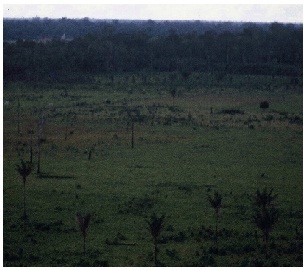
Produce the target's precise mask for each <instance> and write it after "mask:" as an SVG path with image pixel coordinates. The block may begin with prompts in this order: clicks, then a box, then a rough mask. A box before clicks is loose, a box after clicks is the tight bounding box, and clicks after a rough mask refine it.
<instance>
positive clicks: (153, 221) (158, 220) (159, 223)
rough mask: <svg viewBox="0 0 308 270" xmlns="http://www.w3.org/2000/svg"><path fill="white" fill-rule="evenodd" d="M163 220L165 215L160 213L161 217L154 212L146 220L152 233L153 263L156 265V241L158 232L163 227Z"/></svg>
mask: <svg viewBox="0 0 308 270" xmlns="http://www.w3.org/2000/svg"><path fill="white" fill-rule="evenodd" d="M164 220H165V216H164V215H162V216H161V217H159V216H157V215H156V214H152V216H151V218H150V220H147V223H148V229H149V231H150V233H151V235H152V239H153V244H154V265H155V266H157V265H158V263H157V254H158V246H157V244H158V243H157V241H158V237H159V235H160V233H161V232H162V230H163V227H164Z"/></svg>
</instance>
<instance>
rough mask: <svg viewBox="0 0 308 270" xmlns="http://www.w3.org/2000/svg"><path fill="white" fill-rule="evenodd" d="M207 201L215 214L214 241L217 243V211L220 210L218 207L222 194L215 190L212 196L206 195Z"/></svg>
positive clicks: (219, 206)
mask: <svg viewBox="0 0 308 270" xmlns="http://www.w3.org/2000/svg"><path fill="white" fill-rule="evenodd" d="M208 201H209V203H210V205H211V207H212V208H213V209H214V210H215V214H216V243H217V238H218V219H219V211H220V208H221V201H222V196H221V194H219V193H218V192H217V191H215V193H214V196H213V197H210V196H209V197H208Z"/></svg>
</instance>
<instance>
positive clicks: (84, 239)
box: [83, 235, 86, 256]
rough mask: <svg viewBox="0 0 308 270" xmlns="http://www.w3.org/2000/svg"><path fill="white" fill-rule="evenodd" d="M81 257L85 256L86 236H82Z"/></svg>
mask: <svg viewBox="0 0 308 270" xmlns="http://www.w3.org/2000/svg"><path fill="white" fill-rule="evenodd" d="M83 255H84V256H86V236H85V235H84V236H83Z"/></svg>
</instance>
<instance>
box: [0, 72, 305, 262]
mask: <svg viewBox="0 0 308 270" xmlns="http://www.w3.org/2000/svg"><path fill="white" fill-rule="evenodd" d="M119 76H121V75H119ZM157 76H158V75H157ZM161 76H162V77H163V76H167V75H166V74H162V75H161ZM119 78H120V79H121V77H119ZM116 79H117V78H116ZM120 79H119V80H120ZM101 80H102V79H101ZM245 80H246V79H245V78H240V77H236V78H235V79H234V80H233V83H234V84H235V83H237V84H240V83H241V84H242V85H246V88H238V87H236V86H232V85H231V86H230V87H227V86H224V85H222V86H221V87H220V86H219V87H218V86H204V85H202V84H200V83H199V84H198V85H197V83H194V81H191V82H190V84H191V85H192V86H191V89H190V90H189V92H184V93H183V94H182V95H181V96H180V97H178V98H176V99H175V101H174V106H175V107H172V102H173V101H172V98H171V97H170V95H169V94H168V92H167V91H168V87H167V86H166V87H164V86H163V85H161V84H157V85H156V84H155V83H152V84H151V85H142V83H141V82H138V81H137V83H136V85H135V84H133V83H131V82H130V83H128V85H127V87H128V88H130V89H133V92H132V93H127V92H124V91H123V89H124V87H123V86H122V84H123V82H122V83H116V84H115V85H114V86H110V85H108V83H101V84H99V86H98V85H97V84H95V85H84V86H82V85H61V86H59V85H50V86H49V87H48V86H44V87H43V86H41V87H42V89H40V88H39V87H40V86H39V87H37V88H36V89H33V88H31V87H30V86H27V85H22V84H17V83H11V84H9V85H8V86H7V88H5V89H4V100H9V101H10V103H9V104H8V105H6V106H4V184H3V188H4V192H3V198H4V248H3V252H4V265H5V266H21V265H22V266H73V265H82V264H89V265H93V266H94V265H99V264H104V261H108V264H109V265H110V266H152V265H153V258H152V250H153V247H152V242H151V237H150V234H149V232H148V231H147V225H146V222H145V219H146V218H147V217H149V216H150V215H151V214H152V212H156V213H161V214H163V213H164V214H166V226H165V230H164V231H163V233H162V236H161V242H162V243H161V244H160V245H159V246H160V252H159V255H158V258H159V260H160V261H161V262H162V263H163V264H164V265H166V266H193V265H204V266H206V265H217V266H249V265H252V266H253V265H267V266H275V265H279V266H283V265H285V266H287V265H290V266H301V265H302V219H303V217H302V211H303V205H302V203H303V198H302V196H303V189H302V186H303V182H302V181H303V172H302V170H303V166H302V160H303V155H302V151H303V149H302V142H303V137H302V125H301V124H300V123H290V119H291V117H294V116H298V117H299V118H300V119H302V110H303V108H302V93H301V92H300V91H293V92H290V91H287V90H286V89H285V88H284V84H286V83H287V82H288V78H276V80H274V79H272V78H265V77H259V78H258V77H257V78H253V80H252V79H250V85H248V84H247V82H246V81H245ZM273 80H274V81H273ZM251 81H252V82H251ZM270 82H272V85H273V88H274V90H273V89H271V90H267V89H265V87H264V88H263V86H264V85H266V84H267V83H270ZM186 86H187V85H185V84H184V85H182V86H181V87H183V89H185V87H186ZM43 88H45V89H43ZM63 89H67V90H68V94H69V95H68V96H67V97H63V96H61V94H62V93H63V92H64V90H63ZM157 89H160V91H156V90H157ZM254 89H256V90H254ZM260 89H261V90H260ZM264 89H265V90H264ZM83 90H86V91H83ZM142 91H143V92H142ZM18 97H19V98H20V102H21V107H22V108H21V113H22V121H21V131H22V135H21V136H20V137H19V136H18V134H17V124H16V120H17V111H16V108H17V98H18ZM107 99H108V100H110V101H111V104H106V100H107ZM262 100H268V101H270V108H269V109H267V110H265V111H264V110H262V109H260V108H259V102H260V101H262ZM123 102H126V103H127V104H128V105H125V106H132V105H134V106H135V105H140V106H142V108H141V109H140V111H141V114H142V115H145V116H146V118H145V119H146V120H145V121H143V122H141V123H137V124H136V125H135V137H136V141H135V148H134V149H131V148H130V126H128V127H127V120H126V118H127V116H126V115H125V112H123V106H122V105H123ZM153 103H155V104H160V105H161V107H159V109H158V111H157V113H156V121H155V123H154V125H153V126H152V125H151V121H150V120H147V119H148V118H147V117H149V114H148V111H147V109H146V106H149V105H152V104H153ZM121 106H122V107H121ZM170 106H171V107H172V108H171V110H170ZM168 107H169V108H168ZM210 107H213V109H214V114H212V115H211V114H210ZM40 108H44V113H45V117H46V127H45V129H46V130H45V133H46V139H47V141H46V143H45V144H43V146H42V164H41V167H42V172H43V173H44V175H45V177H38V176H37V175H36V174H35V170H34V172H33V173H32V174H31V175H30V176H29V179H28V181H27V206H28V213H29V222H28V223H27V224H24V222H23V221H22V220H21V216H22V180H21V178H20V176H19V175H18V173H17V172H16V171H15V164H16V163H17V162H18V156H17V152H16V147H17V142H18V140H21V141H22V142H24V143H29V138H30V137H29V135H28V134H27V129H28V128H33V129H34V130H35V131H36V124H35V123H36V122H35V121H36V120H37V119H38V115H39V113H38V111H39V109H40ZM230 108H236V109H240V110H243V111H244V114H243V115H224V114H221V113H219V112H220V111H221V110H223V109H230ZM91 110H94V113H92V112H91ZM69 111H71V112H75V113H76V115H77V117H76V118H74V117H71V118H69V120H67V121H68V122H69V125H68V130H69V131H73V133H72V134H69V135H68V138H67V140H65V139H64V137H65V136H64V135H65V126H66V121H65V119H67V117H66V116H65V115H66V113H68V112H69ZM189 114H190V115H191V117H192V118H191V119H189V116H188V115H189ZM268 115H272V117H270V118H269V117H267V116H268ZM174 117H175V118H182V120H181V121H179V122H176V123H175V121H176V120H174V119H175V118H174ZM168 119H169V120H168ZM170 119H171V120H170ZM269 119H272V120H269ZM249 125H253V126H254V127H253V128H249V127H248V126H249ZM115 134H116V136H115ZM35 136H36V135H35ZM34 138H36V137H34ZM94 144H95V149H94V152H93V154H92V158H91V160H88V154H87V151H88V150H89V148H90V147H91V146H92V145H94ZM27 147H28V146H26V147H25V150H24V151H25V152H24V154H23V155H24V157H25V158H26V157H28V150H27V149H28V148H27ZM34 160H35V161H36V155H35V158H34ZM263 187H268V188H273V189H274V192H275V193H277V194H278V199H277V202H276V206H277V208H278V209H279V213H280V216H279V221H278V224H277V226H276V227H275V229H274V230H273V233H272V234H271V236H272V237H271V248H270V254H271V255H270V258H269V259H265V255H264V254H263V253H262V245H261V233H260V232H257V237H256V230H257V229H256V227H255V226H254V225H253V223H252V221H251V220H252V215H253V206H252V197H253V195H254V194H255V192H256V190H257V189H258V188H260V189H261V188H263ZM215 190H217V191H219V192H220V193H221V194H222V196H223V199H222V203H223V207H222V210H221V216H220V222H219V229H220V230H219V231H220V236H219V251H218V254H217V252H215V250H214V249H213V248H211V247H214V242H213V230H214V228H215V215H214V211H213V209H211V208H210V205H209V203H208V201H207V197H208V195H212V194H213V193H214V191H215ZM78 211H81V212H90V213H91V214H92V220H91V222H90V226H89V232H88V238H87V255H86V258H83V255H82V236H81V233H80V231H79V228H78V225H77V221H76V212H78ZM202 226H203V227H202ZM296 229H297V230H298V231H299V233H296ZM118 233H120V234H122V235H124V236H125V238H126V240H125V241H124V242H129V243H135V244H136V245H134V246H115V245H107V244H106V239H108V240H110V241H112V240H114V239H115V238H116V236H117V234H118ZM202 254H203V255H202Z"/></svg>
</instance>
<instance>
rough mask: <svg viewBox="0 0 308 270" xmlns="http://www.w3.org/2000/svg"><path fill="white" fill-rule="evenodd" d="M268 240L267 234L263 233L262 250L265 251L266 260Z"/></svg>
mask: <svg viewBox="0 0 308 270" xmlns="http://www.w3.org/2000/svg"><path fill="white" fill-rule="evenodd" d="M268 238H269V235H268V233H265V236H264V249H265V258H266V259H268Z"/></svg>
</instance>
